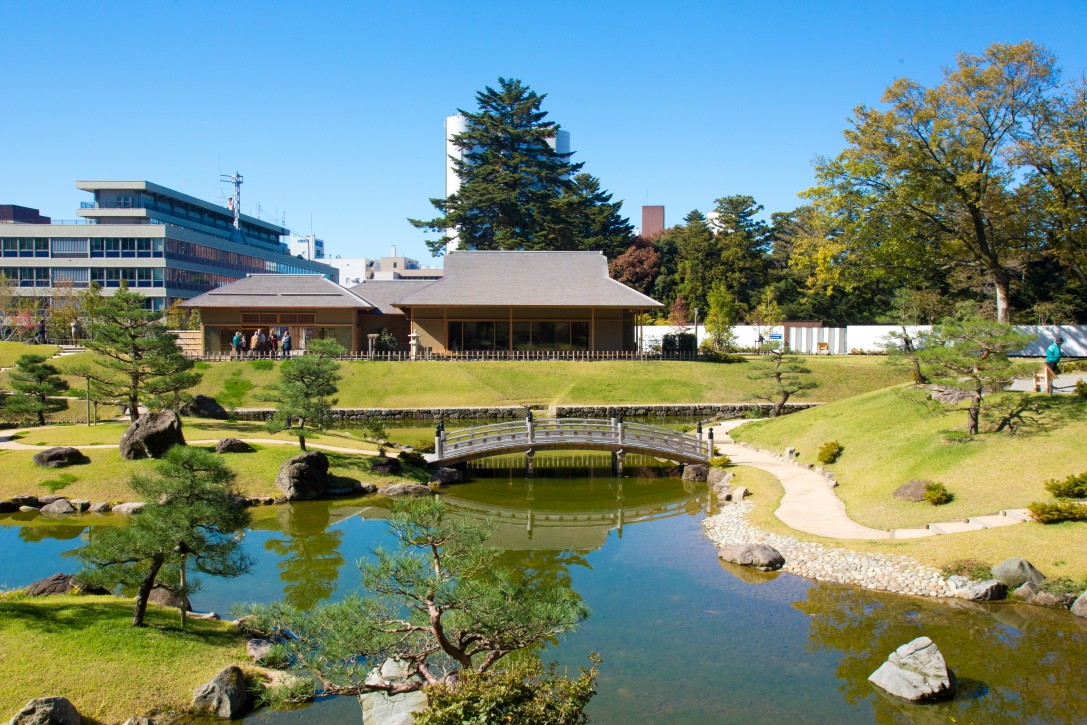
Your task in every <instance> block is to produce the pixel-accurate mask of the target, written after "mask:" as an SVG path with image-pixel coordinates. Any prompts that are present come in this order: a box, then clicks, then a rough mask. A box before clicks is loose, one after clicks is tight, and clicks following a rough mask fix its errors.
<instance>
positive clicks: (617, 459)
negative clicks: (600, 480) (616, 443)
mask: <svg viewBox="0 0 1087 725" xmlns="http://www.w3.org/2000/svg"><path fill="white" fill-rule="evenodd" d="M626 457H627V454H626V451H624V450H623V449H621V448H620V449H619V450H617V451H615V452H614V453H612V454H611V472H612V474H614V475H616V476H619V477H620V478H622V477H623V461H624V460H625V459H626Z"/></svg>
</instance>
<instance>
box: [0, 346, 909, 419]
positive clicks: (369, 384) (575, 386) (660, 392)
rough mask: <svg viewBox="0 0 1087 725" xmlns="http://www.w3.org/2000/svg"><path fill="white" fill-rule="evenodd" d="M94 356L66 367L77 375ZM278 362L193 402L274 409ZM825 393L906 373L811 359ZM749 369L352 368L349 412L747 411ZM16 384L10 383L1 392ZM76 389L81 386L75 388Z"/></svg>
mask: <svg viewBox="0 0 1087 725" xmlns="http://www.w3.org/2000/svg"><path fill="white" fill-rule="evenodd" d="M91 358H92V353H81V354H79V355H71V356H68V357H65V358H61V359H59V360H58V361H57V366H58V367H59V368H60V369H61V370H62V371H63V370H70V369H71V368H72V367H74V366H76V365H80V364H87V363H89V362H90V361H91ZM280 364H281V363H279V362H275V363H272V362H270V361H265V360H258V361H244V362H217V363H198V370H199V372H200V373H201V374H202V375H203V380H202V381H201V383H200V385H199V386H198V387H197V388H195V389H194V390H193V391H192V392H194V393H203V394H205V395H210V396H212V397H214V398H216V399H217V400H218V401H219V402H220V403H222V404H223V405H224V406H226V407H228V408H244V407H269V406H270V405H271V404H270V403H267V402H262V401H260V400H258V398H257V395H258V394H259V393H260V392H261V391H263V390H267V388H268V386H269V385H270V384H272V383H274V382H275V381H276V380H277V379H278V366H279V365H280ZM807 364H808V365H809V366H810V367H811V368H812V370H813V379H814V380H816V381H818V382H819V383H820V387H819V388H817V389H816V390H815V391H813V393H812V395H811V397H810V399H811V400H819V401H832V400H840V399H842V398H846V397H849V396H852V395H856V394H857V393H861V392H864V391H868V390H874V389H877V388H883V387H886V386H888V385H893V384H895V383H899V382H902V381H904V380H905V379H906V375H905V373H904V372H903V371H901V370H898V369H895V368H892V367H890V366H888V365H886V361H885V360H884V359H882V358H878V357H846V356H834V357H818V356H811V357H808V358H807ZM749 373H750V367H749V366H748V365H746V364H744V363H736V364H727V365H726V364H714V363H699V362H678V361H676V362H672V361H669V362H633V361H607V362H415V363H389V362H371V361H353V362H344V363H343V364H342V368H341V374H342V376H343V379H342V380H341V381H340V392H339V395H338V398H339V405H340V406H341V407H360V408H381V407H405V408H426V407H435V406H440V407H457V406H497V405H554V404H584V405H593V404H605V405H620V404H636V403H643V404H653V403H698V402H715V403H735V402H743V401H744V400H745V399H746V397H747V394H748V391H750V390H751V381H750V380H748V379H747V375H748V374H749ZM5 382H6V381H4V380H2V379H0V386H2V385H3V384H4V383H5ZM71 382H72V383H73V385H74V384H76V383H78V382H80V381H78V380H77V379H75V378H72V380H71Z"/></svg>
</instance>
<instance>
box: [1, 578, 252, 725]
mask: <svg viewBox="0 0 1087 725" xmlns="http://www.w3.org/2000/svg"><path fill="white" fill-rule="evenodd" d="M131 616H132V602H131V601H130V600H128V599H121V598H116V597H88V596H53V597H38V598H27V599H10V598H4V599H0V671H2V672H3V673H4V678H3V679H4V686H3V687H2V688H0V719H4V718H7V717H10V716H12V715H14V714H15V713H16V712H18V711H19V709H20V708H21V707H23V705H25V704H26V703H27V702H29V701H30V700H32V699H34V698H35V697H46V696H50V695H62V696H64V697H67V698H68V699H69V700H71V701H72V703H73V704H74V705H75V706H76V709H77V710H79V712H80V714H81V715H82V716H83V718H84V720H83V722H122V721H124V720H125V719H127V718H129V717H131V716H133V715H136V714H141V713H148V712H164V711H171V710H173V711H183V710H185V709H187V708H188V707H189V706H190V705H191V703H192V692H193V690H194V689H195V688H196V687H197V686H198V685H200V684H201V683H203V682H207V681H208V680H209V679H211V678H212V677H213V676H214V675H215V673H217V672H218V671H219V670H221V669H222V668H223V667H225V666H227V665H229V664H237V663H241V662H244V661H246V657H245V644H244V640H243V639H242V638H241V637H240V636H239V635H238V633H237V630H236V629H235V628H234V627H233V626H232V625H230V624H228V623H226V622H206V621H200V620H190V621H189V624H188V628H187V629H184V630H183V629H181V628H180V623H179V621H178V616H177V612H176V611H172V610H167V609H163V608H160V607H157V606H155V605H151V606H149V607H148V612H147V621H148V624H149V625H150V626H148V627H144V628H141V629H136V628H134V627H130V626H128V622H129V620H130V618H131Z"/></svg>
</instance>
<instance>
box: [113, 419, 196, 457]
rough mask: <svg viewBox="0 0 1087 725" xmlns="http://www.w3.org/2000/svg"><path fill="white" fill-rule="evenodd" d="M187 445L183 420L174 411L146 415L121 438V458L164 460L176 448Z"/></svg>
mask: <svg viewBox="0 0 1087 725" xmlns="http://www.w3.org/2000/svg"><path fill="white" fill-rule="evenodd" d="M183 445H185V436H184V435H182V433H181V418H180V417H179V416H178V414H177V413H175V412H174V411H172V410H160V411H158V412H157V413H144V414H143V415H141V416H140V417H139V419H138V420H137V421H136V422H135V423H133V424H132V425H130V426H129V427H128V430H126V431H125V434H124V435H123V436H121V445H120V450H121V458H124V459H126V460H130V461H133V460H136V459H139V458H162V456H164V455H165V454H166V451H168V450H170V449H171V448H172V447H174V446H183Z"/></svg>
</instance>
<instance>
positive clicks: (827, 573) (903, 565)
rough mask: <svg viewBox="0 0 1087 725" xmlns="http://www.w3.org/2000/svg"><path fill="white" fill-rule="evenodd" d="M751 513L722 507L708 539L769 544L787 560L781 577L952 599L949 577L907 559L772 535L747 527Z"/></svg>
mask: <svg viewBox="0 0 1087 725" xmlns="http://www.w3.org/2000/svg"><path fill="white" fill-rule="evenodd" d="M753 508H754V504H753V503H750V502H747V501H745V502H742V503H734V504H722V505H721V508H720V509H719V510H718V512H717V513H716V514H713V515H712V516H707V517H706V518H705V519H704V520H703V522H702V527H703V530H704V531H705V532H706V536H708V537H709V539H710V540H711V541H713V542H714V543H715V544H716V545H717V546H718V547H722V546H729V545H733V544H755V543H764V544H769V545H770V546H772V547H774V548H775V549H777V550H778V551H779V552H781V555H782V556H784V557H785V566H784V567H782V569H781V570H782V571H786V572H789V573H790V574H797V575H799V576H802V577H806V578H808V579H815V580H817V581H825V582H834V583H836V584H852V585H854V586H859V587H864V588H865V589H875V590H878V591H884V592H893V593H895V594H911V595H914V596H920V597H951V596H954V588H953V587H952V585H951V584H949V583H948V581H947V577H945V576H944V575H943V574H942V573H941V572H940V571H938V570H937V569H935V568H933V567H930V566H926V565H925V564H921V563H920V562H918V561H916V560H914V559H911V558H910V557H908V556H901V555H899V556H892V555H889V554H869V553H865V552H859V551H851V550H849V549H841V548H836V547H830V546H825V545H823V544H817V543H815V542H811V541H801V540H800V539H797V538H795V537H792V536H788V535H785V534H771V533H768V532H766V531H762V530H761V529H757V528H755V527H754V526H752V525H751V524H750V523H749V522H748V520H747V514H748V513H749V512H750V511H751V510H752V509H753Z"/></svg>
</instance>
